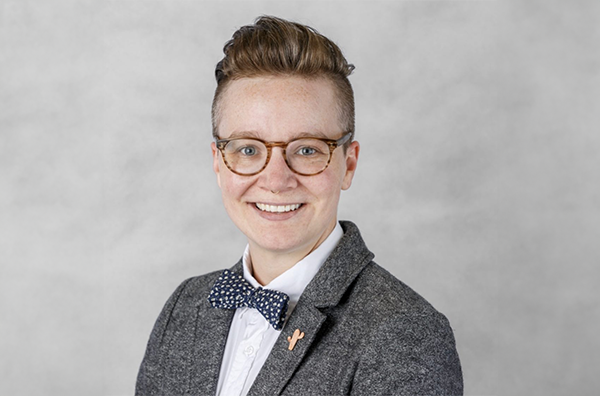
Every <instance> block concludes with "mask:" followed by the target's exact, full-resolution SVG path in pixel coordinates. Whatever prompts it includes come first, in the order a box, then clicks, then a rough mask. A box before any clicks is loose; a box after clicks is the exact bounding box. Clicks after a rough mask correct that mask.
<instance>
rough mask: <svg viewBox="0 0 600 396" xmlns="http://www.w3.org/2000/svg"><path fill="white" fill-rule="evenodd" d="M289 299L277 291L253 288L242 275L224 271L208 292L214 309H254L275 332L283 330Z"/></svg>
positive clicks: (209, 300)
mask: <svg viewBox="0 0 600 396" xmlns="http://www.w3.org/2000/svg"><path fill="white" fill-rule="evenodd" d="M289 301H290V298H289V297H288V295H287V294H285V293H282V292H280V291H277V290H271V289H263V288H262V287H258V288H254V286H252V285H251V284H250V283H249V282H248V281H247V280H246V279H244V277H243V276H242V275H238V274H236V273H234V272H231V271H229V270H224V271H223V272H222V273H221V276H219V278H218V279H217V281H216V282H215V285H214V286H213V288H212V289H211V290H210V294H209V296H208V302H210V305H212V306H213V307H214V308H220V309H236V308H242V307H247V308H254V309H256V310H257V311H258V312H260V314H261V315H262V316H263V317H264V318H265V319H266V320H267V322H269V324H270V325H271V326H273V328H274V329H275V330H281V329H282V328H283V322H284V321H285V314H286V312H287V308H288V302H289Z"/></svg>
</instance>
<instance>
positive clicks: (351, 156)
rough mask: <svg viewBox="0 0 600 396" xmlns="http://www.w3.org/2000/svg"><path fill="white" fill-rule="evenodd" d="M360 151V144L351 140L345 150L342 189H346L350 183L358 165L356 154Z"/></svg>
mask: <svg viewBox="0 0 600 396" xmlns="http://www.w3.org/2000/svg"><path fill="white" fill-rule="evenodd" d="M359 152H360V144H359V143H358V142H356V141H354V142H352V143H351V144H350V146H349V147H348V149H347V150H346V174H345V175H344V179H343V180H342V190H347V189H349V188H350V186H351V185H352V179H353V178H354V172H356V166H357V165H358V154H359Z"/></svg>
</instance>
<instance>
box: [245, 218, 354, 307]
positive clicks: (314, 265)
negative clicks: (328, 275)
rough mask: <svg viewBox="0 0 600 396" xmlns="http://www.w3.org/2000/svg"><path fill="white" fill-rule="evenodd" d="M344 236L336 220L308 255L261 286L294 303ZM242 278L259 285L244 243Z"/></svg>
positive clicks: (248, 249) (292, 304) (248, 248)
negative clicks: (333, 225) (327, 233)
mask: <svg viewBox="0 0 600 396" xmlns="http://www.w3.org/2000/svg"><path fill="white" fill-rule="evenodd" d="M343 236H344V231H343V230H342V227H341V226H340V223H338V222H336V226H335V228H334V229H333V231H332V232H331V234H329V236H328V237H327V239H325V241H323V243H321V244H320V245H319V247H318V248H316V249H315V250H314V251H312V252H311V253H310V254H309V255H308V256H306V257H304V258H303V259H302V260H300V261H298V263H296V265H294V266H293V267H292V268H290V269H288V270H287V271H285V272H284V273H283V274H281V275H279V276H278V277H277V278H275V279H273V280H272V281H271V282H270V283H269V284H268V285H265V286H263V288H265V289H273V290H278V291H280V292H283V293H285V294H287V295H288V296H289V297H290V306H291V307H293V306H295V305H296V303H297V302H298V300H299V299H300V295H302V292H303V291H304V289H305V288H306V286H307V285H308V284H309V283H310V281H311V280H312V278H313V277H314V276H315V274H316V273H317V272H318V271H319V269H320V268H321V266H322V265H323V263H324V262H325V260H327V257H329V255H330V254H331V252H332V251H333V249H335V247H336V246H337V244H338V242H339V241H340V239H342V237H343ZM242 262H243V269H244V278H245V279H246V280H247V281H248V282H250V284H251V285H252V286H254V287H259V286H261V285H260V284H259V283H258V281H257V280H256V279H254V276H252V271H250V247H249V245H246V250H245V251H244V257H243V260H242Z"/></svg>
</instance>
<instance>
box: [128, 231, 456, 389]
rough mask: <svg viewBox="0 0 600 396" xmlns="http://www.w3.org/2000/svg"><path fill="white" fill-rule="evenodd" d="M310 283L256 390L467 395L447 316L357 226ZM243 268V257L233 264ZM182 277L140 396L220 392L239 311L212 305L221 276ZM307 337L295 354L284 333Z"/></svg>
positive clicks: (154, 337) (151, 344)
mask: <svg viewBox="0 0 600 396" xmlns="http://www.w3.org/2000/svg"><path fill="white" fill-rule="evenodd" d="M341 225H342V228H343V229H344V236H343V238H342V239H341V241H340V243H339V244H338V246H337V247H336V248H335V250H334V251H333V252H332V253H331V255H330V256H329V258H328V259H327V261H326V262H325V263H324V264H323V266H322V267H321V269H320V270H319V272H318V273H317V275H315V277H314V279H313V280H312V281H311V282H310V283H309V285H308V286H307V287H306V289H305V291H304V293H303V294H302V296H301V297H300V300H299V301H298V305H297V306H296V308H295V309H294V311H293V312H292V314H291V315H290V317H289V319H288V322H287V323H286V325H285V327H284V328H283V330H282V331H281V334H280V335H279V338H278V339H277V341H276V343H275V345H274V347H273V350H272V351H271V354H270V355H269V357H268V358H267V361H266V362H265V364H264V366H263V367H262V369H261V371H260V373H259V374H258V377H257V378H256V381H255V382H254V384H253V385H252V388H251V389H250V392H249V395H255V396H256V395H302V396H307V395H327V396H329V395H370V396H371V395H410V396H415V395H462V394H463V384H462V373H461V368H460V361H459V358H458V354H457V352H456V347H455V343H454V336H453V334H452V329H451V328H450V325H449V323H448V320H447V319H446V318H445V317H444V316H443V315H442V314H441V313H439V312H438V311H436V310H435V309H434V308H433V307H432V306H431V305H430V304H429V303H428V302H427V301H425V299H423V298H422V297H421V296H420V295H418V294H417V293H416V292H414V291H413V290H412V289H410V288H409V287H408V286H406V285H405V284H404V283H402V282H400V281H399V280H398V279H396V278H395V277H394V276H392V275H391V274H390V273H389V272H387V271H386V270H384V269H383V268H381V267H380V266H379V265H377V264H375V263H374V262H373V261H372V259H373V257H374V256H373V254H372V253H371V252H370V251H369V250H368V249H367V247H366V246H365V243H364V242H363V240H362V238H361V236H360V233H359V231H358V228H357V227H356V226H355V225H354V224H353V223H350V222H341ZM232 270H233V271H234V272H239V273H241V272H242V264H241V261H240V262H238V263H237V264H236V265H235V266H233V268H232ZM219 274H220V271H219V272H212V273H209V274H206V275H203V276H199V277H195V278H191V279H188V280H186V281H184V282H183V283H182V284H181V285H180V286H179V287H178V288H177V290H176V291H175V293H173V295H172V296H171V298H170V299H169V300H168V301H167V303H166V305H165V307H164V308H163V310H162V312H161V314H160V316H159V317H158V320H157V321H156V324H155V326H154V329H153V331H152V334H151V335H150V340H149V341H148V347H147V350H146V354H145V356H144V359H143V361H142V364H141V367H140V371H139V374H138V379H137V385H136V395H138V396H151V395H164V396H177V395H194V396H200V395H215V393H216V389H217V381H218V378H219V370H220V367H221V359H222V356H223V351H224V349H225V343H226V341H227V335H228V331H229V325H230V323H231V320H232V318H233V313H234V311H233V310H222V309H215V308H212V307H211V305H210V304H209V303H208V301H207V297H208V294H209V292H210V289H211V287H212V285H213V283H214V282H215V280H216V279H217V277H218V276H219ZM295 329H300V330H301V331H303V332H304V333H305V336H304V338H303V339H300V340H299V341H298V342H297V344H296V346H295V348H294V349H293V350H292V351H289V350H288V345H289V343H288V341H287V337H288V336H291V335H292V333H293V332H294V330H295Z"/></svg>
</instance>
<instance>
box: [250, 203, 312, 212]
mask: <svg viewBox="0 0 600 396" xmlns="http://www.w3.org/2000/svg"><path fill="white" fill-rule="evenodd" d="M300 206H302V204H293V205H268V204H263V203H258V202H257V203H256V207H257V208H258V209H260V210H262V211H263V212H270V213H285V212H292V211H294V210H297V209H298V208H299V207H300Z"/></svg>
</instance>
